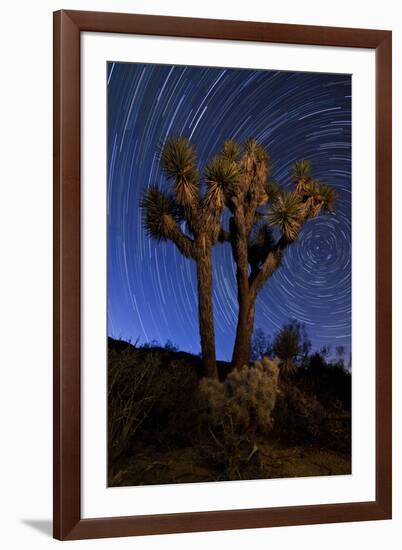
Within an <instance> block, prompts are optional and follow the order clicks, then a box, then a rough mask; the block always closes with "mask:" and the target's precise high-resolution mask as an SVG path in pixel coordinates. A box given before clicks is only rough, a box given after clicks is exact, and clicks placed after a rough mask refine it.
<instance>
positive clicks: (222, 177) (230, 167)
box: [204, 155, 240, 208]
mask: <svg viewBox="0 0 402 550" xmlns="http://www.w3.org/2000/svg"><path fill="white" fill-rule="evenodd" d="M204 175H205V181H206V183H207V187H208V191H207V195H206V204H208V203H209V202H210V201H211V200H213V201H214V203H215V204H216V206H217V207H218V208H223V206H224V203H225V197H226V196H228V195H229V196H230V195H231V194H233V193H234V192H235V189H236V187H237V186H238V185H239V181H240V172H239V168H238V166H237V163H236V162H235V161H234V160H232V159H230V158H228V157H225V156H223V155H217V156H215V157H213V158H212V159H211V160H210V161H209V162H208V163H207V165H206V167H205V174H204Z"/></svg>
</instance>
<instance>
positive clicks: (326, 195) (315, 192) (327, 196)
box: [306, 180, 336, 217]
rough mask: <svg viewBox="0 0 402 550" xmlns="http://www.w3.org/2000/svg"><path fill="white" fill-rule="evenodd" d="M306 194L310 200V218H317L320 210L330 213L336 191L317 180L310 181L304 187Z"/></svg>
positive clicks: (333, 205)
mask: <svg viewBox="0 0 402 550" xmlns="http://www.w3.org/2000/svg"><path fill="white" fill-rule="evenodd" d="M306 194H307V195H308V196H309V197H310V198H311V199H312V201H311V214H310V215H311V217H317V216H318V215H319V214H320V213H321V211H322V210H324V211H326V212H330V213H332V212H333V211H334V208H335V202H336V190H335V189H334V188H333V187H331V186H330V185H327V184H326V183H323V182H321V181H318V180H311V181H310V182H309V183H308V184H307V186H306Z"/></svg>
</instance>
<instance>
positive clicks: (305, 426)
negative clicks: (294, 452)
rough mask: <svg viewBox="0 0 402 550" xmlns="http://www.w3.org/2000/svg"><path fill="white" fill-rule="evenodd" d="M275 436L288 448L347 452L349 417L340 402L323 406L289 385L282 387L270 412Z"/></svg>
mask: <svg viewBox="0 0 402 550" xmlns="http://www.w3.org/2000/svg"><path fill="white" fill-rule="evenodd" d="M273 417H274V423H275V424H274V425H275V430H274V431H275V435H277V436H279V437H280V438H281V439H282V440H283V441H285V442H286V443H288V444H292V445H297V444H301V445H304V444H311V445H323V446H325V447H326V448H328V449H333V450H340V451H345V452H347V451H349V450H350V430H351V424H350V413H348V411H345V409H344V408H343V406H342V403H341V402H340V401H335V402H332V403H330V402H328V403H327V404H326V406H324V405H323V404H322V402H320V401H319V400H318V399H317V397H316V396H315V395H313V394H310V393H306V392H303V391H302V390H300V389H299V388H298V387H297V386H295V385H293V384H291V383H290V384H283V385H282V386H281V389H280V392H279V394H278V397H277V400H276V405H275V409H274V411H273Z"/></svg>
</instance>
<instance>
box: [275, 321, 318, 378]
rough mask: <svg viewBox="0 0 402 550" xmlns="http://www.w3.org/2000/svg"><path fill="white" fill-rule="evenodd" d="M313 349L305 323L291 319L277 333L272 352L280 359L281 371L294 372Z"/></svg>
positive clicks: (287, 373) (285, 372) (286, 373)
mask: <svg viewBox="0 0 402 550" xmlns="http://www.w3.org/2000/svg"><path fill="white" fill-rule="evenodd" d="M310 349H311V342H310V340H309V339H308V336H307V333H306V330H305V327H304V325H302V324H301V323H298V322H297V321H290V322H289V323H287V324H286V325H284V326H283V327H282V329H281V330H280V331H279V332H278V333H277V334H276V335H275V337H274V340H273V344H272V353H273V354H274V355H276V356H277V357H278V358H279V359H280V367H281V372H282V373H284V374H285V375H289V374H293V373H294V372H295V371H296V368H297V365H298V364H299V363H301V362H302V361H303V360H305V359H306V358H307V356H308V353H309V351H310Z"/></svg>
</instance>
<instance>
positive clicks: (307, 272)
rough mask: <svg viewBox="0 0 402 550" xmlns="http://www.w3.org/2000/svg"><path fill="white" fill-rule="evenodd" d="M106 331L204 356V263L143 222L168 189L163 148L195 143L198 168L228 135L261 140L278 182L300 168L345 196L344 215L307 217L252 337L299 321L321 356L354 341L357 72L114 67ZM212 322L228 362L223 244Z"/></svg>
mask: <svg viewBox="0 0 402 550" xmlns="http://www.w3.org/2000/svg"><path fill="white" fill-rule="evenodd" d="M107 88H108V204H107V207H108V333H109V335H110V336H112V337H114V338H122V339H124V340H128V339H131V340H132V341H138V342H140V343H146V342H151V341H153V340H156V341H158V342H160V343H161V344H162V345H163V344H165V342H166V341H167V340H170V341H171V342H173V343H174V344H176V345H177V346H178V347H179V348H180V349H182V350H185V351H189V352H192V353H199V351H200V344H199V334H198V316H197V292H196V273H195V264H194V262H193V261H191V260H189V259H185V258H184V257H183V256H181V254H180V253H179V252H178V251H177V250H176V248H175V246H174V245H173V244H172V243H169V242H168V243H158V242H156V241H154V240H151V239H149V237H147V235H146V234H145V232H144V230H143V228H142V225H141V214H140V210H139V200H140V197H141V195H142V193H143V192H144V190H145V189H146V188H147V187H148V186H150V185H152V184H159V185H161V186H162V187H165V188H166V187H167V186H168V185H169V184H168V182H167V181H166V180H165V178H164V177H163V176H162V174H161V171H160V168H159V161H158V151H159V150H160V147H161V146H162V145H163V144H164V143H165V141H166V139H167V138H168V137H169V136H171V135H183V136H186V137H188V138H189V139H191V141H192V143H193V144H194V145H195V147H196V150H197V154H198V161H199V167H200V169H202V168H203V166H204V165H205V162H206V161H207V159H208V158H210V157H211V156H213V155H215V154H216V153H218V152H219V150H220V148H221V146H222V144H223V141H224V140H225V139H226V138H229V137H231V138H234V139H236V140H237V141H239V142H242V141H244V140H245V139H247V138H249V137H254V138H256V139H257V140H258V141H259V142H260V143H262V144H263V145H264V146H265V147H266V148H267V150H268V151H269V153H270V155H271V159H272V179H273V180H275V181H278V182H280V183H281V184H283V185H284V186H285V188H287V189H289V190H290V189H292V186H293V184H292V182H291V178H290V174H291V171H290V170H291V164H292V163H293V162H294V161H296V160H299V159H301V158H306V159H309V160H310V161H311V162H312V166H313V175H314V177H316V178H318V179H320V180H322V181H325V182H327V183H329V184H331V185H332V186H334V187H335V188H336V190H337V197H338V198H337V205H336V212H335V214H332V215H324V216H320V217H319V218H317V219H315V220H310V221H309V222H308V223H307V224H306V225H305V226H304V227H303V229H302V231H301V234H300V238H299V241H298V242H296V243H295V244H293V245H292V246H290V247H289V248H288V249H287V250H286V254H285V258H284V261H283V264H282V267H281V268H280V269H279V270H278V271H277V272H276V273H275V274H274V276H273V277H272V278H271V279H270V280H269V281H268V282H267V283H266V285H265V286H264V288H263V289H262V291H261V292H260V294H259V297H258V299H257V304H256V318H255V329H257V328H261V329H263V330H264V332H266V333H267V334H269V335H271V336H272V335H273V334H274V333H275V332H276V331H277V330H278V329H279V328H280V327H281V326H282V325H283V324H284V323H286V322H287V321H288V320H289V319H290V318H294V319H297V320H298V321H300V322H302V323H304V324H305V326H306V329H307V332H308V334H309V337H310V339H311V340H312V343H313V347H314V348H320V347H321V346H323V345H327V344H330V345H332V346H344V347H345V349H346V351H347V352H348V351H349V350H350V343H351V76H350V75H343V74H329V73H302V72H288V71H267V70H255V69H230V68H212V67H189V66H172V65H148V64H132V63H112V62H109V63H108V67H107ZM213 258H214V288H213V297H214V319H215V331H216V350H217V357H218V359H222V360H229V359H230V358H231V353H232V348H233V341H234V335H235V327H236V320H237V292H236V281H235V270H234V263H233V260H232V255H231V250H230V246H229V245H228V244H217V245H216V246H215V247H214V250H213Z"/></svg>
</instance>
